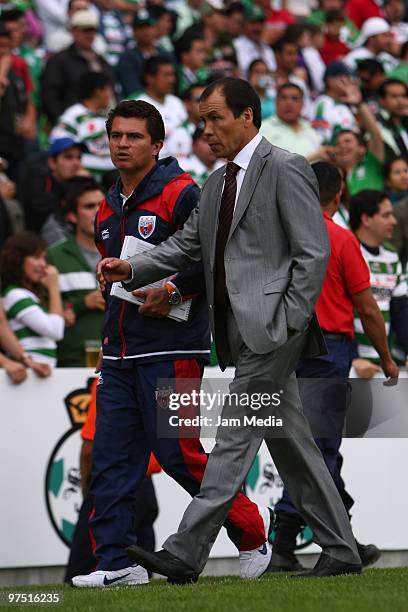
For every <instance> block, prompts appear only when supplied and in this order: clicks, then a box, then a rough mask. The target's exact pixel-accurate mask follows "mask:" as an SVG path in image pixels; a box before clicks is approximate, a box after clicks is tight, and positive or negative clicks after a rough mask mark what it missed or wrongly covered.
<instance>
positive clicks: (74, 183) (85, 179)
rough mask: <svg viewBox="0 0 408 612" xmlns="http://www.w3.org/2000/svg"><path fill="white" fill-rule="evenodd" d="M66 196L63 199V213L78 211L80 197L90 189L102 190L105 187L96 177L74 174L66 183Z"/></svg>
mask: <svg viewBox="0 0 408 612" xmlns="http://www.w3.org/2000/svg"><path fill="white" fill-rule="evenodd" d="M64 188H65V190H64V196H63V199H62V204H61V207H62V213H63V215H65V214H66V213H68V212H76V211H77V209H78V200H79V198H80V197H81V196H82V195H83V194H84V193H87V192H88V191H102V193H104V188H103V187H102V185H100V184H99V183H98V182H97V181H96V180H95V179H94V178H92V177H89V176H73V177H72V178H70V179H68V180H67V181H66V182H65V185H64Z"/></svg>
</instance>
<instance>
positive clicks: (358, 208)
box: [350, 189, 388, 232]
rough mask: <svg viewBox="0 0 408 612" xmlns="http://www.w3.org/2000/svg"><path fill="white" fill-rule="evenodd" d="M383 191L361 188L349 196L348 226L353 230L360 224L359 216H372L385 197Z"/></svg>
mask: <svg viewBox="0 0 408 612" xmlns="http://www.w3.org/2000/svg"><path fill="white" fill-rule="evenodd" d="M387 197H388V196H387V194H386V193H385V191H376V190H375V189H363V191H359V192H358V193H356V194H355V195H353V196H352V197H351V198H350V227H351V229H352V230H353V232H355V231H356V230H358V228H359V227H360V225H361V217H362V216H363V215H368V216H369V217H373V216H374V215H376V214H377V213H378V211H379V209H380V204H381V202H384V200H385V199H386V198H387Z"/></svg>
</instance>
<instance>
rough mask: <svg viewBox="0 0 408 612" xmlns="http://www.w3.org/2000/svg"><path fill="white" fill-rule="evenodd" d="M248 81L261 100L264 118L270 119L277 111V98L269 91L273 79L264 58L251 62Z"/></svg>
mask: <svg viewBox="0 0 408 612" xmlns="http://www.w3.org/2000/svg"><path fill="white" fill-rule="evenodd" d="M248 81H249V83H250V84H251V85H252V87H253V88H254V89H255V91H256V93H257V94H258V96H259V99H260V100H261V112H262V119H268V117H271V116H272V115H273V114H274V113H275V100H274V98H273V97H272V96H271V95H270V93H269V91H270V89H271V88H272V86H273V79H272V77H271V74H270V72H269V70H268V66H267V65H266V64H265V62H264V61H263V60H261V59H256V60H254V61H253V62H251V63H250V65H249V67H248Z"/></svg>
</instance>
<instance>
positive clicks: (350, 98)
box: [339, 77, 363, 106]
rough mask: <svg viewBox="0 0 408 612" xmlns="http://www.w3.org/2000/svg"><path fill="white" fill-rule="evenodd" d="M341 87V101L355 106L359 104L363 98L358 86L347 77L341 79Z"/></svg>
mask: <svg viewBox="0 0 408 612" xmlns="http://www.w3.org/2000/svg"><path fill="white" fill-rule="evenodd" d="M341 89H342V90H343V93H342V94H341V95H340V96H339V100H340V101H341V102H344V104H352V105H355V106H358V105H359V104H361V102H362V99H363V98H362V95H361V91H360V89H359V87H358V86H357V85H355V83H352V82H351V81H350V79H348V78H347V77H346V78H345V79H343V80H342V83H341Z"/></svg>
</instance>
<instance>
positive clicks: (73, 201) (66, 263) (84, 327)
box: [48, 177, 105, 367]
mask: <svg viewBox="0 0 408 612" xmlns="http://www.w3.org/2000/svg"><path fill="white" fill-rule="evenodd" d="M70 183H71V184H70V185H69V186H68V188H67V193H66V195H65V198H64V218H65V220H66V221H68V222H69V223H71V224H72V225H73V227H74V233H73V235H72V236H69V237H68V238H67V239H66V240H64V241H63V242H59V243H58V244H55V245H54V246H52V247H51V248H50V249H49V250H48V261H49V262H50V263H51V264H52V265H54V266H55V267H56V268H57V270H58V272H59V287H60V291H61V296H62V300H63V302H64V304H65V306H66V307H68V305H69V306H70V307H71V308H72V311H73V313H74V315H75V322H74V324H73V325H71V326H70V327H67V329H66V331H65V335H64V338H63V339H62V340H61V341H60V342H59V343H58V350H57V358H58V362H57V363H58V366H60V367H84V366H85V345H86V342H87V341H89V340H96V341H99V340H100V337H101V329H102V322H103V312H104V310H105V301H104V299H103V296H102V293H101V291H100V289H99V287H98V284H97V282H96V276H95V270H96V265H97V263H98V261H99V260H100V256H99V253H98V250H97V248H96V246H95V242H94V220H95V215H96V211H97V210H98V207H99V204H100V203H101V201H102V200H103V198H104V193H103V191H101V188H100V187H99V185H98V184H97V183H96V182H95V181H94V180H93V179H88V178H86V177H81V178H80V179H76V180H74V181H71V182H70Z"/></svg>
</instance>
